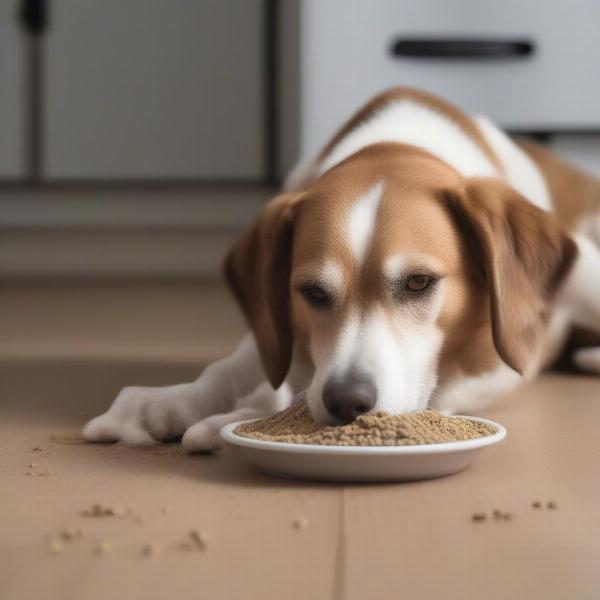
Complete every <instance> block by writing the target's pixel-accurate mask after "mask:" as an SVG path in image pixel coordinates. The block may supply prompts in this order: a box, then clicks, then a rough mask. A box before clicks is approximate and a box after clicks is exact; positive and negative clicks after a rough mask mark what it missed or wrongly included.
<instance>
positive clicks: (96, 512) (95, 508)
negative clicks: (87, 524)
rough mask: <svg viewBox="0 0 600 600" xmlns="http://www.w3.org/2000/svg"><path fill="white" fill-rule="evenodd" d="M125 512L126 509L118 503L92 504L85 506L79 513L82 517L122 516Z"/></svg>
mask: <svg viewBox="0 0 600 600" xmlns="http://www.w3.org/2000/svg"><path fill="white" fill-rule="evenodd" d="M126 513H127V510H126V509H125V507H123V506H121V505H120V504H117V505H115V506H104V505H102V504H92V506H90V507H89V508H85V509H83V510H82V511H81V514H82V515H83V516H84V517H122V516H123V515H124V514H126Z"/></svg>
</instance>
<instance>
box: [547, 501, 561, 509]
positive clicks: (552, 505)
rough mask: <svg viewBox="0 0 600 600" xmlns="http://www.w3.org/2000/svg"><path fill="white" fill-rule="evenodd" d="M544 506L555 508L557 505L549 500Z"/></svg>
mask: <svg viewBox="0 0 600 600" xmlns="http://www.w3.org/2000/svg"><path fill="white" fill-rule="evenodd" d="M546 508H549V509H550V510H554V509H557V508H558V506H557V505H556V502H552V501H550V502H548V503H547V504H546Z"/></svg>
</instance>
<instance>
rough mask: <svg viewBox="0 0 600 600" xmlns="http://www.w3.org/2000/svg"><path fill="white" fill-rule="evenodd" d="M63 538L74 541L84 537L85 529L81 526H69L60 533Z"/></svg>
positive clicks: (66, 540)
mask: <svg viewBox="0 0 600 600" xmlns="http://www.w3.org/2000/svg"><path fill="white" fill-rule="evenodd" d="M59 535H60V537H61V539H62V540H63V541H65V542H72V541H74V540H78V539H80V538H82V537H83V530H82V529H80V528H79V527H68V528H66V529H63V530H61V531H60V533H59Z"/></svg>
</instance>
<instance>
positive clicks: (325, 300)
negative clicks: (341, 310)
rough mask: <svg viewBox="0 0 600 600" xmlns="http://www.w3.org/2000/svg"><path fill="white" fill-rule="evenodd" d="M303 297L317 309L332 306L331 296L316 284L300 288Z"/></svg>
mask: <svg viewBox="0 0 600 600" xmlns="http://www.w3.org/2000/svg"><path fill="white" fill-rule="evenodd" d="M300 291H301V292H302V295H303V296H304V297H305V298H306V299H307V300H308V302H310V303H311V304H312V305H313V306H316V307H317V308H328V307H329V306H331V304H332V298H331V296H330V295H329V294H328V293H327V292H326V291H325V290H324V289H323V288H322V287H321V286H320V285H317V284H315V283H311V284H310V285H306V286H304V287H302V288H300Z"/></svg>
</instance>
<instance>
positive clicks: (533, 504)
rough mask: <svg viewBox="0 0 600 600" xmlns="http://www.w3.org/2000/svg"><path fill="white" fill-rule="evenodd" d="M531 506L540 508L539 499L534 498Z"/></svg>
mask: <svg viewBox="0 0 600 600" xmlns="http://www.w3.org/2000/svg"><path fill="white" fill-rule="evenodd" d="M531 506H532V508H542V503H541V502H540V501H539V500H536V501H535V502H532V504H531Z"/></svg>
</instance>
